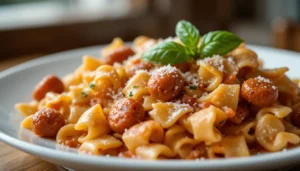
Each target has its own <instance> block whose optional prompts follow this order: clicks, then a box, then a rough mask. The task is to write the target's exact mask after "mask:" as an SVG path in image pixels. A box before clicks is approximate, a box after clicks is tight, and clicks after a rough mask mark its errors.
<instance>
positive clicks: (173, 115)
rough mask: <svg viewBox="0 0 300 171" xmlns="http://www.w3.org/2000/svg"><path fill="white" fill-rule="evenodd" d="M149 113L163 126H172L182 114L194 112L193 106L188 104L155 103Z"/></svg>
mask: <svg viewBox="0 0 300 171" xmlns="http://www.w3.org/2000/svg"><path fill="white" fill-rule="evenodd" d="M152 106H153V110H152V111H150V112H149V115H150V116H151V117H152V118H153V120H155V121H156V122H158V123H160V124H161V125H162V127H163V128H169V127H170V126H172V125H173V124H174V123H175V122H176V121H177V120H178V119H179V118H180V117H181V116H182V115H184V114H186V113H189V112H192V111H193V108H192V107H191V106H189V105H186V104H175V103H154V104H152Z"/></svg>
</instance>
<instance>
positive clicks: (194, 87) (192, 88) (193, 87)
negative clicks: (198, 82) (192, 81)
mask: <svg viewBox="0 0 300 171" xmlns="http://www.w3.org/2000/svg"><path fill="white" fill-rule="evenodd" d="M189 88H190V89H191V90H196V89H197V86H194V85H191V86H190V87H189Z"/></svg>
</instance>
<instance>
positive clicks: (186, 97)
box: [181, 94, 197, 107]
mask: <svg viewBox="0 0 300 171" xmlns="http://www.w3.org/2000/svg"><path fill="white" fill-rule="evenodd" d="M181 101H182V103H185V104H189V105H190V106H192V107H193V106H194V105H195V103H196V102H197V99H196V98H194V97H192V96H189V95H187V94H184V95H183V96H182V97H181Z"/></svg>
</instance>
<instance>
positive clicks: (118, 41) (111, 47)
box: [101, 37, 125, 57]
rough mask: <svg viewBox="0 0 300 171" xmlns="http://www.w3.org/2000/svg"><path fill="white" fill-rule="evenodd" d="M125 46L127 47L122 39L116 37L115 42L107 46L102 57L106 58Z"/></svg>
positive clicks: (102, 52)
mask: <svg viewBox="0 0 300 171" xmlns="http://www.w3.org/2000/svg"><path fill="white" fill-rule="evenodd" d="M124 45H125V44H124V41H123V40H122V39H121V38H119V37H116V38H114V40H113V41H112V42H111V43H110V44H109V45H108V46H106V47H105V48H103V49H102V50H101V55H102V57H105V56H107V55H108V54H109V53H111V52H112V51H114V50H115V49H117V48H120V47H122V46H124Z"/></svg>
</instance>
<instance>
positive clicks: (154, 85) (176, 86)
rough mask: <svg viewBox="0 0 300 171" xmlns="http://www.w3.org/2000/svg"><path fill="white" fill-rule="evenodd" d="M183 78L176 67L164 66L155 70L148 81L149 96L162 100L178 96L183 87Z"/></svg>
mask: <svg viewBox="0 0 300 171" xmlns="http://www.w3.org/2000/svg"><path fill="white" fill-rule="evenodd" d="M183 85H184V80H183V77H182V75H181V74H180V73H179V71H178V69H176V68H175V67H171V66H169V65H168V66H164V67H161V68H160V69H158V70H156V71H155V72H154V73H153V74H152V75H151V77H150V79H149V81H148V90H149V93H150V94H151V96H153V97H154V98H156V99H159V100H162V101H170V100H172V99H174V98H175V97H176V96H178V95H179V94H180V92H181V90H182V88H183Z"/></svg>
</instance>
